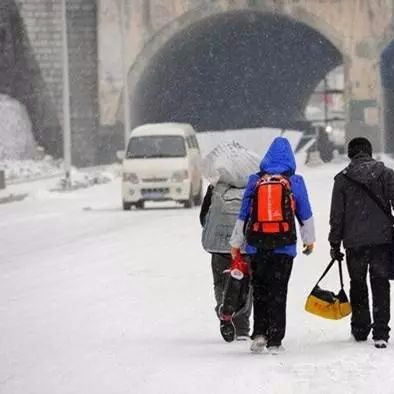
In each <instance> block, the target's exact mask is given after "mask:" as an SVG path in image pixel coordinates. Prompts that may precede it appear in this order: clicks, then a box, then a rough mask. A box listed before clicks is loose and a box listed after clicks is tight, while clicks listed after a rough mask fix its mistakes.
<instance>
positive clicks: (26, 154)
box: [0, 94, 35, 160]
mask: <svg viewBox="0 0 394 394" xmlns="http://www.w3.org/2000/svg"><path fill="white" fill-rule="evenodd" d="M0 113H1V117H0V130H1V134H0V137H1V138H0V160H7V159H8V160H21V159H31V158H32V157H33V155H34V151H35V142H34V138H33V134H32V127H31V122H30V118H29V115H28V113H27V111H26V108H25V107H24V106H23V105H22V104H21V103H20V102H19V101H17V100H15V99H13V98H11V97H9V96H7V95H3V94H1V95H0Z"/></svg>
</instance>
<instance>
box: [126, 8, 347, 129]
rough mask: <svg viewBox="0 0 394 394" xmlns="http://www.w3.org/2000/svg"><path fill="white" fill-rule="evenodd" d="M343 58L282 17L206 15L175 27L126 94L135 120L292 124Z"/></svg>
mask: <svg viewBox="0 0 394 394" xmlns="http://www.w3.org/2000/svg"><path fill="white" fill-rule="evenodd" d="M342 62H343V60H342V55H341V53H340V52H339V51H338V50H337V49H336V48H335V47H334V46H333V44H331V42H329V41H328V40H327V39H326V38H325V37H324V36H322V35H321V34H320V33H319V32H317V31H316V30H314V29H312V28H310V27H308V26H306V25H305V24H302V23H298V22H295V21H292V20H290V19H288V18H285V17H282V16H278V15H272V14H263V13H259V12H251V11H239V12H231V13H226V14H222V15H219V16H214V17H210V18H208V19H205V20H203V21H201V22H199V23H196V24H194V25H192V26H191V27H190V28H188V29H186V30H184V31H181V32H180V33H178V34H177V35H176V36H175V37H174V38H173V39H172V40H171V41H170V42H169V43H167V44H166V45H165V46H164V47H163V48H162V49H161V50H160V51H159V52H158V53H157V54H156V56H155V57H154V58H153V60H152V61H151V63H150V64H149V65H148V67H147V68H146V69H145V71H144V73H143V75H142V78H141V79H140V80H139V82H138V84H137V88H136V92H135V94H134V95H133V97H132V98H131V99H132V101H131V105H132V110H133V114H134V117H133V125H134V126H137V125H140V124H143V123H150V122H153V123H155V122H165V121H175V122H188V123H191V124H192V125H193V126H194V127H195V128H196V129H197V130H199V131H203V130H224V129H236V128H249V127H261V126H268V127H280V128H297V126H298V125H299V122H300V121H304V120H305V118H304V111H305V107H306V105H307V103H308V99H309V98H310V96H311V94H312V93H313V91H314V89H315V87H316V86H317V84H318V83H319V82H320V81H321V80H322V79H323V78H324V76H325V75H326V74H327V73H329V72H330V71H331V70H332V69H334V68H335V67H337V66H338V65H340V64H342Z"/></svg>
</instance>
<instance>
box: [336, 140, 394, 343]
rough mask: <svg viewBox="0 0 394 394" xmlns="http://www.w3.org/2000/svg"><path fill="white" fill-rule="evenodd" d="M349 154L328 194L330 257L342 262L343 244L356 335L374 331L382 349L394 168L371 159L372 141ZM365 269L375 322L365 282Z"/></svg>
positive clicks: (386, 323) (387, 307) (351, 145)
mask: <svg viewBox="0 0 394 394" xmlns="http://www.w3.org/2000/svg"><path fill="white" fill-rule="evenodd" d="M348 157H349V158H350V159H351V163H350V164H349V165H348V166H347V167H346V168H345V169H344V170H343V171H341V172H340V173H339V174H338V175H336V177H335V182H334V188H333V192H332V200H331V214H330V234H329V242H330V245H331V257H332V258H333V259H336V260H339V261H342V259H343V257H344V255H343V253H342V252H341V250H340V247H341V243H343V246H344V248H345V250H346V262H347V267H348V271H349V276H350V302H351V305H352V311H353V313H352V319H351V333H352V335H353V337H354V339H355V340H356V341H365V340H367V338H368V335H369V333H370V331H371V329H372V334H373V339H374V341H375V346H376V347H379V348H385V347H386V346H387V342H388V339H389V331H390V328H389V321H390V283H389V272H390V269H391V261H392V239H393V225H392V220H391V218H390V217H389V215H390V212H391V207H392V203H393V201H394V171H393V170H391V169H389V168H387V167H386V166H385V165H384V164H383V163H382V162H379V161H376V160H374V159H373V158H372V145H371V143H370V142H369V141H368V140H367V139H366V138H354V139H353V140H351V141H350V143H349V145H348ZM375 199H376V200H377V201H378V202H379V204H380V205H381V207H379V205H378V203H377V202H376V201H375ZM384 210H385V211H386V212H384ZM368 270H369V274H370V284H371V289H372V304H373V312H372V315H373V324H371V323H372V321H371V315H370V309H369V296H368V287H367V282H366V276H367V272H368Z"/></svg>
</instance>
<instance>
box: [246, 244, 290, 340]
mask: <svg viewBox="0 0 394 394" xmlns="http://www.w3.org/2000/svg"><path fill="white" fill-rule="evenodd" d="M251 265H252V288H253V308H254V329H253V335H252V337H255V336H257V335H264V336H265V337H266V338H267V340H268V344H267V345H268V346H279V345H280V344H281V342H282V339H283V338H284V336H285V332H286V304H287V287H288V283H289V279H290V274H291V270H292V267H293V257H291V256H288V255H285V254H274V253H272V252H267V251H265V252H259V253H257V254H256V255H255V256H254V257H253V259H252V262H251Z"/></svg>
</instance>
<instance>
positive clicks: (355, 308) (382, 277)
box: [346, 245, 391, 341]
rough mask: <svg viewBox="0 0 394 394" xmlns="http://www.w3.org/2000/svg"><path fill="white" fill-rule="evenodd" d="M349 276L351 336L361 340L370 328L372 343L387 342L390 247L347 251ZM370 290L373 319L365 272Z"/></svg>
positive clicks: (365, 336)
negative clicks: (376, 341) (380, 340)
mask: <svg viewBox="0 0 394 394" xmlns="http://www.w3.org/2000/svg"><path fill="white" fill-rule="evenodd" d="M346 260H347V267H348V271H349V276H350V302H351V305H352V320H351V328H352V334H353V335H354V337H355V338H356V339H358V340H364V339H366V338H367V337H368V334H369V333H370V331H371V328H372V335H373V339H384V340H386V341H387V340H388V339H389V331H390V327H389V325H388V324H389V321H390V282H389V279H388V278H389V270H390V264H391V246H390V245H379V246H371V247H360V248H357V249H347V250H346ZM368 268H369V280H370V284H371V290H372V315H373V324H372V325H371V314H370V311H369V297H368V286H367V272H368Z"/></svg>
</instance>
